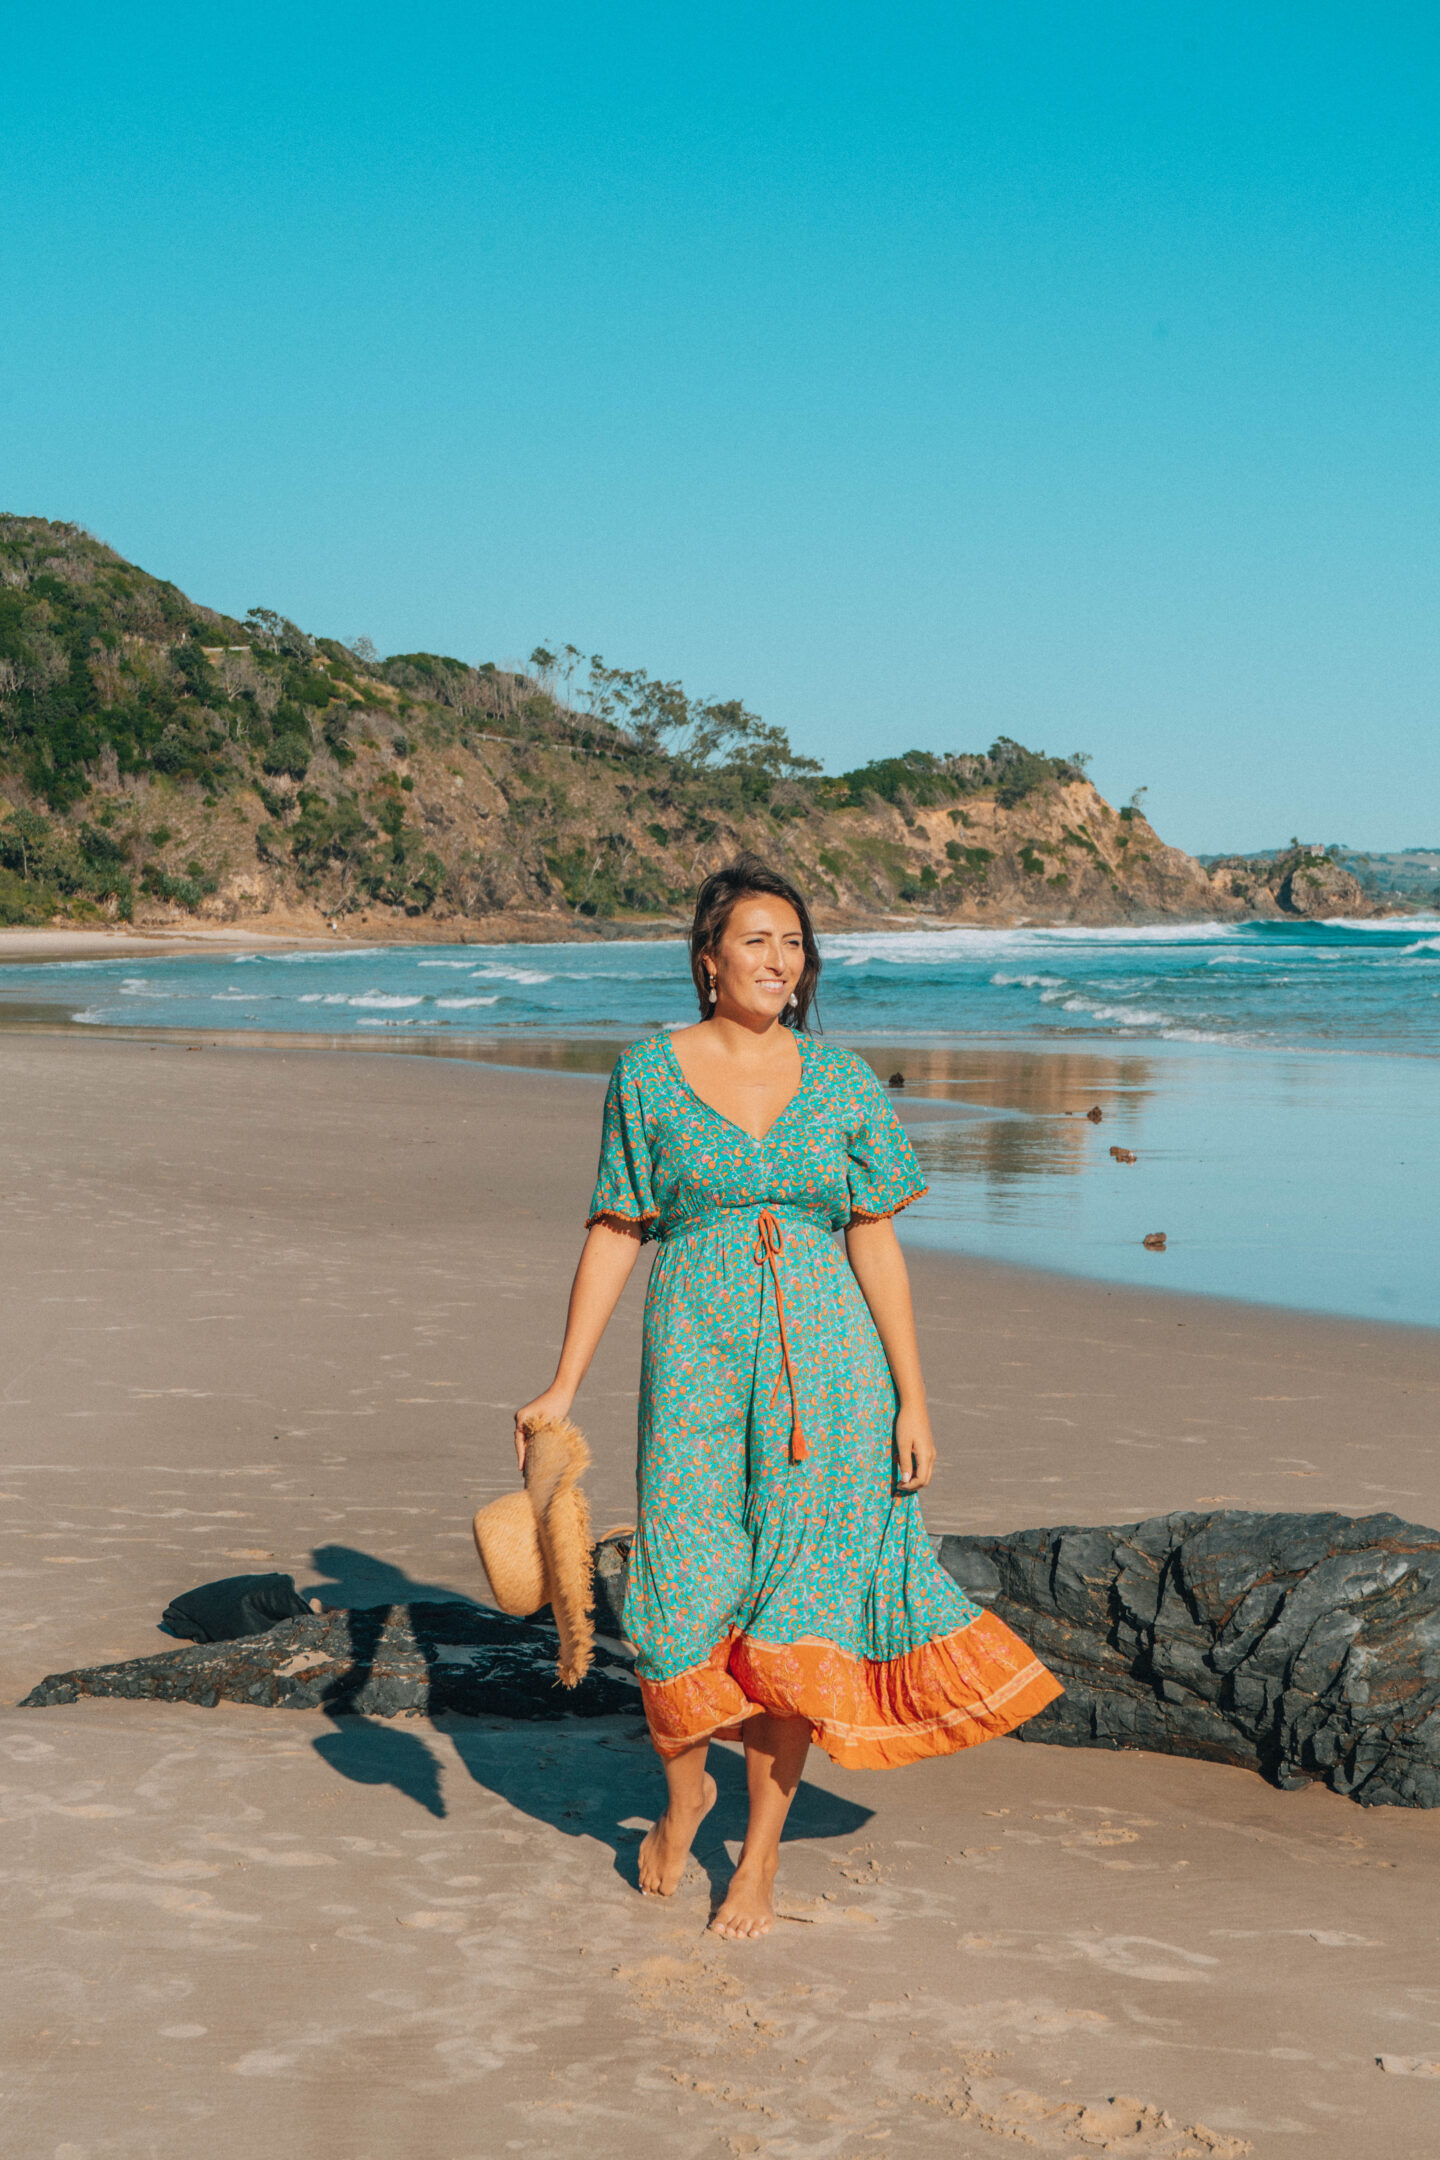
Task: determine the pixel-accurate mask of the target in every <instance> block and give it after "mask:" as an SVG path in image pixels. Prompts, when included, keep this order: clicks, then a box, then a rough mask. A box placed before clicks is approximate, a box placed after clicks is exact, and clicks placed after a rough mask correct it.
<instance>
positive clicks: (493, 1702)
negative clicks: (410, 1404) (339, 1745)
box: [20, 1604, 639, 1718]
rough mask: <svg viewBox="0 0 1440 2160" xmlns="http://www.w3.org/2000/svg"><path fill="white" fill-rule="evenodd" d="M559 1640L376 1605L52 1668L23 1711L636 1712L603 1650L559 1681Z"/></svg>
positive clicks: (436, 1610) (497, 1617) (539, 1631)
mask: <svg viewBox="0 0 1440 2160" xmlns="http://www.w3.org/2000/svg"><path fill="white" fill-rule="evenodd" d="M555 1654H556V1640H555V1636H554V1634H553V1633H552V1632H551V1631H550V1630H548V1629H546V1628H543V1627H537V1626H536V1625H535V1624H534V1623H533V1622H531V1621H527V1620H512V1619H510V1618H509V1617H508V1616H507V1615H506V1614H504V1613H494V1612H485V1611H482V1610H480V1609H479V1608H477V1607H476V1606H473V1605H462V1604H435V1605H428V1604H427V1605H370V1606H363V1607H359V1608H356V1609H354V1610H351V1611H346V1612H328V1613H322V1614H319V1615H315V1616H312V1617H310V1618H306V1619H301V1620H286V1621H282V1622H281V1623H280V1624H279V1626H277V1627H271V1628H268V1629H267V1630H266V1632H265V1633H264V1634H263V1635H248V1636H245V1637H243V1638H242V1639H240V1640H239V1641H234V1642H221V1643H198V1644H195V1645H193V1646H191V1647H189V1648H186V1649H184V1650H167V1651H161V1652H160V1653H159V1655H158V1656H155V1657H144V1658H130V1659H128V1660H127V1661H126V1663H124V1664H122V1665H91V1666H86V1667H82V1668H80V1669H79V1670H77V1671H75V1672H66V1673H52V1674H51V1675H50V1677H49V1678H48V1679H46V1680H42V1681H41V1682H40V1684H39V1686H38V1687H36V1688H32V1690H31V1691H30V1693H29V1694H28V1695H27V1696H26V1697H25V1700H24V1702H23V1703H22V1704H21V1706H20V1707H21V1708H22V1709H24V1710H37V1709H43V1708H45V1707H46V1706H47V1705H49V1704H52V1703H71V1702H76V1701H78V1700H79V1698H80V1697H81V1696H82V1695H123V1696H129V1697H132V1698H134V1699H137V1700H142V1701H157V1702H193V1703H200V1704H203V1705H204V1706H205V1708H207V1709H213V1708H214V1706H215V1705H216V1704H217V1703H218V1702H220V1701H221V1700H222V1699H223V1700H224V1701H226V1702H241V1703H255V1704H260V1705H262V1706H264V1707H265V1708H267V1709H287V1710H324V1711H327V1712H328V1713H329V1714H330V1715H331V1716H332V1717H345V1716H369V1717H394V1716H396V1715H397V1714H399V1713H400V1712H402V1711H412V1712H413V1711H419V1712H421V1713H423V1714H424V1715H426V1716H429V1717H435V1716H439V1715H441V1714H442V1713H444V1712H446V1711H450V1712H454V1713H457V1714H458V1715H460V1716H464V1717H513V1718H557V1717H603V1716H605V1715H607V1714H608V1713H609V1712H611V1711H617V1710H620V1711H626V1710H628V1711H633V1710H636V1709H638V1708H639V1697H638V1694H637V1691H636V1687H635V1683H634V1682H633V1680H631V1679H630V1677H629V1675H628V1672H627V1670H626V1667H625V1665H624V1664H623V1662H622V1661H621V1660H620V1659H619V1658H616V1657H613V1656H611V1655H610V1654H609V1653H608V1652H606V1651H603V1650H597V1651H596V1653H595V1663H594V1665H593V1667H592V1668H591V1671H590V1673H589V1674H588V1676H587V1677H586V1678H585V1679H584V1680H583V1681H582V1682H581V1684H580V1686H579V1687H577V1688H570V1689H566V1688H562V1687H561V1686H560V1685H559V1683H558V1681H557V1680H556V1677H555Z"/></svg>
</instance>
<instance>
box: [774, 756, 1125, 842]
mask: <svg viewBox="0 0 1440 2160" xmlns="http://www.w3.org/2000/svg"><path fill="white" fill-rule="evenodd" d="M1084 777H1085V775H1084V770H1083V762H1082V761H1081V760H1080V759H1079V758H1078V757H1069V758H1052V757H1046V756H1045V754H1044V753H1043V751H1039V750H1027V749H1026V748H1025V747H1024V745H1023V743H1017V742H1012V741H1011V739H1010V737H1009V736H1008V735H1001V736H999V737H997V739H996V740H995V741H994V742H993V743H992V744H991V745H990V748H989V750H988V751H987V752H986V753H985V754H984V755H983V756H980V755H977V754H975V753H973V752H968V753H962V754H955V753H951V754H950V755H948V756H944V757H941V756H938V755H937V754H936V753H935V752H934V751H933V750H907V751H906V752H905V753H904V755H903V757H893V758H876V759H874V760H873V761H872V762H871V763H870V764H869V765H861V766H858V767H857V768H856V769H855V771H854V772H847V773H840V774H838V775H837V776H836V778H835V779H833V780H822V781H821V782H820V783H819V785H818V788H817V793H818V794H819V796H820V798H821V800H822V801H824V802H826V803H828V804H830V805H831V806H833V807H834V808H836V809H857V810H858V809H863V808H865V806H866V805H867V804H868V803H869V802H870V801H871V799H872V798H878V799H879V800H880V801H881V802H887V803H893V804H895V806H896V807H897V808H899V809H902V810H926V809H931V808H933V807H934V806H936V805H937V804H940V803H949V802H953V801H954V800H955V798H956V797H957V796H964V795H982V794H983V795H993V796H994V798H995V800H996V801H997V802H998V803H999V804H1000V805H1001V807H1002V808H1003V809H1007V810H1012V809H1014V807H1015V805H1016V804H1017V803H1020V802H1023V801H1024V800H1025V797H1026V796H1027V795H1033V794H1034V793H1035V792H1036V790H1037V789H1039V788H1043V787H1048V786H1050V785H1051V784H1052V783H1053V782H1056V781H1066V780H1083V779H1084ZM950 815H951V817H952V818H954V819H957V820H958V821H959V822H961V823H963V822H965V820H964V813H963V812H960V811H955V810H952V811H951V813H950Z"/></svg>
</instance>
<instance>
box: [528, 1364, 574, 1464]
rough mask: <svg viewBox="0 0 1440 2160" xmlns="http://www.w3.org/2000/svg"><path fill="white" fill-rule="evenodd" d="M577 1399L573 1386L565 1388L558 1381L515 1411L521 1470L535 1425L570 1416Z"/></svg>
mask: <svg viewBox="0 0 1440 2160" xmlns="http://www.w3.org/2000/svg"><path fill="white" fill-rule="evenodd" d="M574 1400H575V1391H574V1389H573V1388H563V1387H561V1386H560V1385H559V1384H558V1382H557V1383H555V1384H553V1385H551V1386H550V1387H548V1388H546V1390H545V1392H544V1394H543V1395H537V1396H536V1397H535V1400H534V1402H527V1403H522V1404H521V1405H520V1408H519V1409H518V1410H517V1411H516V1412H515V1460H516V1462H518V1463H519V1465H520V1469H521V1472H522V1473H523V1472H524V1469H525V1443H526V1441H527V1440H528V1439H529V1437H530V1428H531V1427H532V1426H533V1425H543V1424H544V1423H545V1420H546V1419H547V1418H563V1417H569V1415H570V1405H571V1404H572V1403H573V1402H574Z"/></svg>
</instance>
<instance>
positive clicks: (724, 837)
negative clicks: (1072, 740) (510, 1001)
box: [0, 517, 1308, 937]
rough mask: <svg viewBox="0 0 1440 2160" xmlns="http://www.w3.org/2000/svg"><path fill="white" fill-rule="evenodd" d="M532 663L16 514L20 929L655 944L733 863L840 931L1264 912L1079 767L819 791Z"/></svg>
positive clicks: (757, 744)
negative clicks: (446, 650) (119, 925)
mask: <svg viewBox="0 0 1440 2160" xmlns="http://www.w3.org/2000/svg"><path fill="white" fill-rule="evenodd" d="M579 659H580V656H579V655H578V654H575V653H573V651H571V652H569V654H568V664H569V666H570V667H571V669H572V671H573V668H574V665H575V663H577V662H578V661H579ZM532 665H533V668H534V672H533V673H529V674H524V673H515V672H513V671H510V672H507V671H506V670H503V669H500V668H497V667H495V666H494V665H491V664H485V665H483V666H478V667H472V666H469V665H467V664H466V663H464V662H462V661H459V660H454V659H450V658H446V657H444V656H441V655H435V654H428V653H411V654H402V655H396V656H393V657H392V658H390V659H388V660H381V659H380V658H379V656H378V655H376V654H374V653H373V652H370V651H368V650H367V649H366V648H364V647H363V645H362V646H357V647H355V648H351V647H347V646H345V645H343V644H340V643H338V642H337V641H335V640H333V639H327V638H323V637H321V638H316V637H311V636H309V635H307V634H306V633H305V632H303V631H301V630H300V629H298V628H297V627H296V625H295V624H293V623H291V622H289V621H287V620H286V619H285V618H283V617H281V616H279V615H276V614H273V613H270V612H268V611H266V610H263V609H256V610H252V611H251V614H250V615H249V616H248V617H247V618H246V620H245V621H244V622H239V621H236V620H235V619H233V618H231V617H227V616H224V615H221V614H218V613H216V612H215V611H214V610H213V609H210V608H206V607H203V606H201V605H199V604H198V603H195V602H193V601H190V600H188V599H187V598H186V596H185V595H184V594H183V593H181V592H180V591H179V590H178V589H177V588H176V587H175V586H174V585H171V584H167V583H165V582H164V581H162V580H160V579H156V578H153V577H151V576H149V575H148V574H147V573H146V572H144V571H143V570H140V569H138V568H137V567H136V566H135V565H134V564H131V563H127V562H125V561H124V560H123V559H122V558H121V557H120V556H118V555H116V554H115V553H114V552H113V550H111V549H109V548H107V547H105V546H104V545H102V543H100V542H99V541H97V540H95V539H94V538H92V537H91V536H90V535H89V534H87V533H85V532H83V531H82V530H80V528H78V527H76V526H68V525H56V524H52V523H49V522H47V521H46V520H43V519H37V518H20V517H0V921H11V922H17V921H43V920H47V919H50V918H52V917H54V916H57V915H66V916H70V917H72V918H77V917H78V918H82V919H83V918H85V917H87V916H88V917H90V918H92V919H93V918H95V917H97V916H100V917H104V916H109V917H112V918H113V917H117V916H118V917H124V918H125V919H127V920H133V921H136V922H146V923H159V922H165V921H177V920H179V919H182V918H185V917H196V916H198V917H201V918H208V919H211V920H214V921H217V922H236V923H238V922H241V921H253V920H255V919H257V918H266V919H268V921H269V923H270V924H271V926H272V927H276V928H282V927H299V928H303V927H305V926H306V925H309V924H314V923H318V922H319V921H321V920H326V921H336V922H341V923H342V924H347V925H349V926H351V927H353V928H355V929H357V930H360V931H366V932H369V933H371V934H375V933H378V932H380V931H384V932H385V933H386V934H391V935H393V934H401V935H411V936H420V937H427V936H428V937H448V936H456V935H460V934H466V935H469V934H475V935H481V936H492V937H493V936H504V937H567V936H573V935H575V934H576V933H577V932H579V933H582V934H583V932H584V930H585V929H586V927H587V926H589V927H591V928H593V929H595V930H598V931H601V932H602V933H603V932H604V931H605V930H606V929H607V928H618V927H620V926H623V927H624V928H625V930H626V932H627V934H635V933H636V932H643V930H644V929H645V927H646V926H647V925H653V926H654V927H656V928H663V927H667V926H670V925H672V924H673V923H674V922H675V921H677V920H678V919H680V918H681V917H682V916H683V914H684V912H685V909H686V906H687V903H688V900H689V897H690V895H691V894H692V893H693V891H694V888H695V884H696V882H697V880H698V878H699V877H701V876H702V875H703V874H704V873H705V872H706V871H707V870H709V869H710V868H712V867H713V866H714V865H715V864H717V863H718V862H720V861H721V860H723V859H724V858H725V857H726V856H727V855H729V854H731V853H733V852H734V851H735V850H736V849H737V848H739V847H742V846H744V847H750V848H754V849H755V850H756V851H758V852H759V853H761V854H763V855H765V856H767V857H770V858H772V859H775V860H778V861H780V862H783V863H785V864H786V865H788V866H789V867H790V869H791V870H792V872H793V873H794V874H795V875H796V877H797V878H798V879H799V881H800V882H801V883H802V884H803V885H804V886H805V887H806V889H807V890H808V891H809V893H810V894H811V896H812V898H813V900H814V902H815V905H816V911H817V917H818V919H819V920H820V921H822V922H823V923H825V924H826V925H828V926H829V927H832V928H838V927H845V926H849V927H864V926H875V925H881V924H900V923H904V922H921V921H931V922H934V921H937V920H943V921H953V922H990V923H1015V922H1021V921H1030V922H1124V921H1146V920H1153V919H1157V918H1161V917H1166V916H1208V915H1217V914H1218V915H1226V916H1240V915H1244V914H1248V913H1253V912H1255V911H1256V909H1257V904H1258V905H1261V906H1264V905H1265V903H1257V900H1256V897H1255V895H1254V893H1253V892H1250V891H1246V890H1242V881H1240V880H1237V879H1236V878H1228V879H1227V877H1226V876H1225V875H1223V874H1222V875H1221V876H1220V877H1218V878H1216V879H1214V880H1212V879H1211V877H1210V876H1208V875H1207V873H1206V872H1205V870H1203V869H1202V868H1201V866H1200V865H1199V864H1198V863H1197V862H1195V861H1194V860H1193V859H1192V858H1191V857H1190V856H1187V855H1185V854H1183V853H1181V851H1180V850H1179V849H1177V848H1172V847H1168V846H1166V844H1165V843H1164V842H1163V841H1162V840H1161V839H1160V838H1159V836H1158V835H1157V834H1156V833H1155V831H1154V830H1153V828H1152V827H1151V826H1150V825H1149V823H1148V822H1147V821H1146V819H1145V818H1144V817H1143V816H1141V815H1140V813H1139V811H1138V810H1137V809H1134V808H1128V809H1122V810H1118V811H1117V810H1115V809H1113V808H1112V807H1111V806H1110V804H1109V803H1107V802H1106V801H1105V800H1104V798H1103V797H1102V796H1101V795H1100V794H1099V793H1098V792H1097V791H1096V789H1095V788H1094V787H1093V786H1092V785H1091V783H1090V782H1089V780H1088V779H1087V778H1086V777H1085V774H1084V771H1083V760H1078V759H1060V758H1049V757H1046V756H1044V755H1042V754H1040V753H1037V752H1032V751H1029V750H1026V749H1025V748H1024V747H1023V746H1022V745H1020V744H1018V743H1014V742H1009V741H1007V740H1005V739H1004V738H1002V739H1001V740H1000V741H999V742H997V743H995V744H994V745H992V747H991V749H990V750H989V751H988V752H985V753H975V754H967V755H950V756H939V755H935V754H932V753H928V752H921V751H913V752H910V753H908V754H907V755H906V756H905V757H902V758H890V759H883V760H877V761H876V762H875V763H874V764H872V765H869V766H866V767H863V768H861V769H860V770H858V771H856V772H852V773H846V774H841V775H839V776H829V775H825V774H822V773H821V772H820V771H819V770H818V768H816V767H815V766H814V765H813V764H811V763H810V762H809V761H807V760H804V759H802V758H798V757H796V756H795V755H794V754H793V753H792V752H791V750H790V746H789V744H788V742H787V741H786V739H785V737H784V734H783V732H782V731H781V730H780V729H778V728H775V727H773V726H768V725H767V724H766V723H764V722H762V721H760V720H758V719H757V718H756V716H755V715H753V714H751V713H748V712H746V711H745V709H744V708H743V706H741V705H739V704H738V703H730V704H717V703H709V704H705V703H701V702H699V701H695V700H691V699H688V698H687V697H686V696H685V694H684V692H683V691H682V690H681V688H680V686H679V685H678V684H674V683H661V682H658V681H654V680H652V679H651V678H649V677H647V676H646V675H645V674H644V673H643V671H640V670H634V671H630V672H628V673H626V672H624V671H622V670H618V669H612V668H607V667H605V665H604V664H603V662H601V661H599V660H598V659H596V660H593V661H592V662H591V663H590V665H589V672H588V674H587V675H586V676H584V678H583V680H582V685H581V688H580V690H579V691H578V692H574V693H572V690H571V688H570V683H571V681H572V680H573V672H572V675H571V676H569V677H567V676H566V674H565V665H566V662H562V661H561V660H557V658H556V656H554V655H551V654H548V653H537V654H536V655H535V656H534V658H533V662H532ZM1300 889H1301V888H1300V886H1299V885H1297V884H1296V883H1295V882H1294V880H1292V884H1291V888H1290V890H1291V891H1292V893H1294V892H1298V891H1299V890H1300ZM1306 889H1307V890H1308V888H1306ZM1307 909H1308V903H1307ZM1302 911H1306V910H1302Z"/></svg>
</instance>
